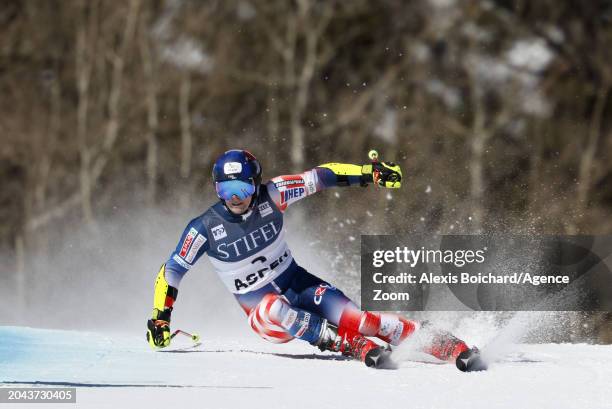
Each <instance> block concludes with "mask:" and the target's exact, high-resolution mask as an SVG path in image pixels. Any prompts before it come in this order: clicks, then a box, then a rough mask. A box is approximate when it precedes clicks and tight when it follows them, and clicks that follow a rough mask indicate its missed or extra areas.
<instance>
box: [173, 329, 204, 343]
mask: <svg viewBox="0 0 612 409" xmlns="http://www.w3.org/2000/svg"><path fill="white" fill-rule="evenodd" d="M177 334H183V335H185V336H186V337H189V338H191V340H192V341H193V342H198V341H199V340H200V336H199V335H198V334H190V333H189V332H186V331H183V330H180V329H177V330H176V331H174V332H173V333H172V335H170V339H172V338H174V337H175V336H176V335H177Z"/></svg>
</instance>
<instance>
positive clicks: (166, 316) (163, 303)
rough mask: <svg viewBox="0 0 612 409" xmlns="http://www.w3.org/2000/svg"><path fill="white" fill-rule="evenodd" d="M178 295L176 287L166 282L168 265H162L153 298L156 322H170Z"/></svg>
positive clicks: (153, 316)
mask: <svg viewBox="0 0 612 409" xmlns="http://www.w3.org/2000/svg"><path fill="white" fill-rule="evenodd" d="M177 295H178V290H177V289H176V288H175V287H172V286H171V285H169V284H168V282H167V281H166V265H165V264H164V265H162V267H161V269H160V270H159V273H158V274H157V279H156V280H155V295H154V298H153V315H152V318H153V320H154V321H158V320H161V321H166V322H170V314H171V313H172V308H173V307H172V306H173V304H174V301H176V297H177Z"/></svg>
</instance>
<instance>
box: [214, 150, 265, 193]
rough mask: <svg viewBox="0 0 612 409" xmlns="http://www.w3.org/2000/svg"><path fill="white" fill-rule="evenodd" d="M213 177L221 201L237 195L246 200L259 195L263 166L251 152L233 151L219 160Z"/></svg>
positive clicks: (226, 153)
mask: <svg viewBox="0 0 612 409" xmlns="http://www.w3.org/2000/svg"><path fill="white" fill-rule="evenodd" d="M212 176H213V182H214V184H215V190H216V191H217V196H218V197H219V199H221V200H231V199H232V197H233V196H234V195H235V196H237V197H238V198H239V199H240V200H244V199H246V198H247V197H248V196H251V195H255V196H256V195H257V193H259V185H260V184H261V165H260V164H259V161H258V160H257V159H256V158H255V156H253V154H252V153H251V152H249V151H245V150H240V149H232V150H229V151H227V152H225V153H224V154H223V155H221V156H219V157H218V158H217V160H216V161H215V164H214V166H213V171H212ZM254 203H255V200H252V201H251V205H253V204H254Z"/></svg>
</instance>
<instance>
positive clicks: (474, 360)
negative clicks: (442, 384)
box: [455, 347, 487, 372]
mask: <svg viewBox="0 0 612 409" xmlns="http://www.w3.org/2000/svg"><path fill="white" fill-rule="evenodd" d="M455 364H456V365H457V369H459V370H460V371H461V372H475V371H486V370H487V363H486V362H485V361H483V359H482V357H481V356H480V351H479V350H478V348H476V347H474V348H472V349H468V350H465V351H463V352H462V353H460V354H459V356H458V357H457V360H456V361H455Z"/></svg>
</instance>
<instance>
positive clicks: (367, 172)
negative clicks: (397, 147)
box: [361, 162, 402, 189]
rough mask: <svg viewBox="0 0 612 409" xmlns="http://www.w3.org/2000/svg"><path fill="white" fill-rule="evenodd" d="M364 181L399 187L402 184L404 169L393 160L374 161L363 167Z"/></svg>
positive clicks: (392, 187)
mask: <svg viewBox="0 0 612 409" xmlns="http://www.w3.org/2000/svg"><path fill="white" fill-rule="evenodd" d="M361 173H362V179H363V180H364V182H366V183H367V182H370V181H371V182H373V183H374V184H375V185H377V186H382V187H386V188H390V189H397V188H400V187H401V186H402V169H401V168H400V167H399V165H396V164H395V163H393V162H373V163H368V164H367V165H363V166H362V167H361Z"/></svg>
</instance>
